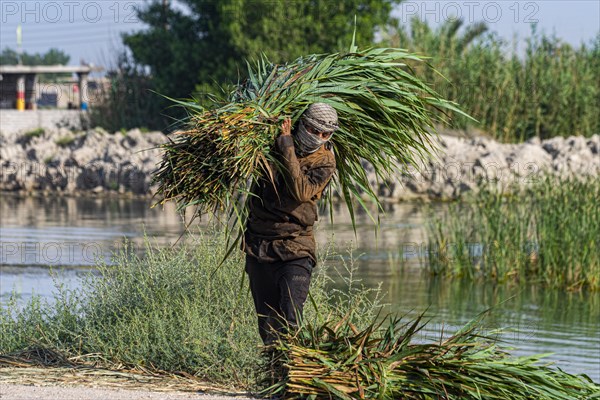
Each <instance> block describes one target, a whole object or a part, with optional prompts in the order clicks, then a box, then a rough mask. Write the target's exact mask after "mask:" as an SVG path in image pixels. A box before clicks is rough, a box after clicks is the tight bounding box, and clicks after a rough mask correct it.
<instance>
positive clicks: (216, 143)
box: [155, 47, 464, 227]
mask: <svg viewBox="0 0 600 400" xmlns="http://www.w3.org/2000/svg"><path fill="white" fill-rule="evenodd" d="M407 63H410V64H418V63H424V61H423V59H422V58H420V57H418V56H416V55H414V54H410V53H407V52H405V51H404V50H400V49H393V48H373V49H368V50H365V51H358V50H357V49H356V48H354V47H353V48H351V51H350V52H349V53H335V54H328V55H312V56H309V57H304V58H299V59H297V60H295V61H294V62H292V63H289V64H285V65H275V64H271V63H269V62H268V61H266V60H264V59H263V60H262V61H260V62H258V63H257V64H256V68H253V67H251V66H250V65H249V66H248V75H249V79H248V80H247V81H246V82H244V83H243V84H241V85H239V86H238V87H237V89H236V90H235V91H234V93H233V94H232V95H231V97H230V99H229V102H228V103H226V104H223V105H221V106H220V107H217V108H214V109H206V108H204V107H202V106H201V105H199V104H198V102H196V101H188V102H185V101H176V103H177V104H178V105H180V106H182V107H184V108H185V109H186V110H187V112H188V116H189V117H188V118H187V119H186V120H184V121H180V122H181V123H182V124H184V125H185V126H186V127H187V128H186V129H184V130H183V131H181V132H179V133H177V134H176V135H175V136H176V137H175V139H174V140H172V141H170V142H169V143H167V144H166V145H164V147H163V150H164V156H163V159H162V162H161V163H160V165H159V168H158V170H157V173H156V174H155V181H156V182H158V191H157V195H158V196H159V197H160V198H161V200H160V201H159V202H160V203H163V202H166V201H169V200H176V201H177V202H178V205H179V207H180V208H185V207H188V206H191V205H195V206H197V207H198V211H199V213H200V214H201V213H204V212H207V211H214V210H215V209H217V210H222V211H229V212H230V214H229V215H230V217H232V218H233V220H234V222H237V226H238V227H242V226H243V224H244V222H245V215H246V214H245V212H244V211H245V207H244V206H243V202H240V198H243V196H240V194H244V193H248V191H249V190H250V188H251V185H252V184H253V183H254V182H255V181H256V180H257V179H259V178H261V177H267V178H268V177H272V176H273V171H272V169H271V168H272V166H277V163H276V159H275V157H274V155H273V153H272V147H273V143H274V140H275V138H276V137H277V135H278V134H279V127H280V125H281V121H282V120H283V119H284V118H285V117H286V116H291V118H292V121H293V122H294V123H295V122H296V120H297V119H298V118H299V117H300V115H301V114H302V112H303V111H304V110H305V109H306V108H307V107H308V105H310V104H311V103H314V102H323V103H327V104H329V105H331V106H333V107H334V108H335V109H336V110H337V112H338V117H339V125H340V129H339V130H338V131H337V132H336V133H335V135H334V136H333V138H332V144H333V148H334V153H335V157H336V162H337V169H338V171H337V176H336V177H335V178H334V181H335V183H336V184H335V185H334V187H335V188H336V190H338V191H339V192H340V194H341V197H342V198H343V199H344V201H345V203H346V205H347V207H348V208H349V211H350V214H351V216H352V218H353V216H354V204H355V203H353V201H352V200H353V199H356V200H358V202H359V203H360V204H361V205H363V206H364V203H363V200H364V198H365V197H367V198H371V199H372V200H374V201H375V202H376V203H377V204H379V200H378V198H377V194H376V188H373V187H372V186H371V184H370V182H369V179H368V177H367V174H366V172H365V169H364V167H363V165H362V164H361V161H362V160H366V161H368V162H369V163H370V164H371V165H373V167H374V169H375V173H376V174H377V176H378V177H384V176H387V175H388V174H389V173H390V172H392V171H393V170H394V169H396V168H397V167H401V166H402V165H406V164H409V163H413V162H414V161H415V159H416V158H418V157H421V156H423V155H425V154H429V153H430V152H431V147H430V135H431V131H432V128H433V126H434V124H436V123H439V122H443V121H446V117H447V114H446V113H447V112H448V111H456V112H458V113H461V112H460V111H459V110H458V109H457V108H456V107H455V104H454V103H452V102H450V101H446V100H444V99H442V98H440V97H439V96H438V95H437V94H436V92H435V91H434V90H433V89H431V88H430V87H429V86H428V85H427V84H426V83H425V82H423V81H421V80H420V79H419V78H418V77H416V76H415V75H414V73H413V71H412V69H411V68H410V67H409V66H408V65H407ZM435 110H438V111H441V112H439V113H438V112H436V111H435ZM461 114H462V113H461ZM463 115H464V114H463ZM328 194H331V193H330V192H329V193H328ZM330 198H331V196H330Z"/></svg>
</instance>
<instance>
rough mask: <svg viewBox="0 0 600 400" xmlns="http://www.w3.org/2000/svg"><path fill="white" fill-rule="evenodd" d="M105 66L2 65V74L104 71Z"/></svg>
mask: <svg viewBox="0 0 600 400" xmlns="http://www.w3.org/2000/svg"><path fill="white" fill-rule="evenodd" d="M103 69H104V68H102V67H96V66H87V65H80V66H69V65H0V74H63V73H90V72H94V71H102V70H103Z"/></svg>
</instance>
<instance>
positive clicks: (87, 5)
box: [0, 0, 600, 66]
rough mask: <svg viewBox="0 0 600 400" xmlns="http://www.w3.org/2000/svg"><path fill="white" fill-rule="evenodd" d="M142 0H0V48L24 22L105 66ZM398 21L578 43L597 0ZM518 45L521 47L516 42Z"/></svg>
mask: <svg viewBox="0 0 600 400" xmlns="http://www.w3.org/2000/svg"><path fill="white" fill-rule="evenodd" d="M143 3H144V1H140V0H135V1H116V0H100V1H70V0H64V1H63V0H59V1H50V0H45V1H23V0H19V1H13V0H0V23H1V24H0V47H1V48H2V49H4V48H5V47H12V48H14V47H15V46H16V28H17V25H18V24H19V23H21V24H22V26H23V50H24V51H27V52H29V53H35V52H45V51H47V50H48V49H49V48H51V47H57V48H59V49H62V50H64V51H66V52H67V53H68V54H69V55H70V56H71V62H70V64H71V65H77V64H79V62H80V60H85V61H86V62H92V63H94V64H96V65H104V66H110V65H111V63H114V55H115V54H116V53H117V51H118V50H120V49H122V44H121V40H120V33H122V32H132V31H136V30H139V29H141V28H143V24H141V23H140V22H139V21H138V20H137V18H136V16H135V9H134V7H136V6H139V5H142V4H143ZM394 15H395V16H396V17H398V18H399V19H400V20H401V21H408V20H409V19H410V17H412V16H413V15H418V16H420V17H421V18H424V19H427V20H428V21H429V22H431V23H432V24H434V25H435V24H438V23H441V22H443V21H444V20H445V19H447V18H453V17H455V16H461V17H462V18H463V19H464V20H465V21H466V22H477V21H486V22H487V23H488V25H489V27H490V29H491V30H492V31H495V32H497V33H498V34H500V36H502V37H504V38H506V39H507V40H512V39H513V37H514V35H517V37H518V38H519V41H521V42H522V41H523V39H524V38H525V37H526V36H527V35H528V34H529V32H530V30H531V25H532V23H534V22H537V25H538V29H539V30H543V31H545V32H547V33H556V35H557V36H558V37H560V38H562V39H563V40H565V41H567V42H569V43H572V44H574V45H579V44H580V43H581V42H582V41H585V42H589V41H590V40H591V39H592V38H593V37H594V36H595V35H596V34H597V33H598V32H599V31H600V1H598V0H575V1H553V0H543V1H514V0H508V1H469V0H464V1H428V0H420V1H405V2H403V3H402V4H401V5H400V6H399V7H398V8H397V9H396V10H395V12H394ZM519 47H520V46H519Z"/></svg>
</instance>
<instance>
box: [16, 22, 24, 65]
mask: <svg viewBox="0 0 600 400" xmlns="http://www.w3.org/2000/svg"><path fill="white" fill-rule="evenodd" d="M22 54H23V28H22V27H21V24H19V25H18V26H17V65H23V57H22Z"/></svg>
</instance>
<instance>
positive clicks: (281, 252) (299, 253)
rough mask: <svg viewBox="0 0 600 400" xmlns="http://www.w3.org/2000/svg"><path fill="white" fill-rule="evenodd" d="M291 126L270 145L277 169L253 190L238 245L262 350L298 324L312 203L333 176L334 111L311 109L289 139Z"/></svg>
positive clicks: (311, 255)
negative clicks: (270, 177)
mask: <svg viewBox="0 0 600 400" xmlns="http://www.w3.org/2000/svg"><path fill="white" fill-rule="evenodd" d="M291 125H292V122H291V119H290V118H286V119H285V121H284V122H283V124H282V125H281V134H280V135H279V136H278V137H277V139H276V141H275V151H276V154H277V157H278V158H279V161H280V163H281V166H282V168H280V170H279V171H278V172H276V176H275V177H274V179H273V180H270V179H266V178H265V179H262V180H261V181H260V182H259V183H257V184H256V185H254V188H253V190H252V196H251V197H250V204H249V211H250V213H249V217H248V221H247V223H246V232H245V237H244V239H245V240H244V243H243V249H244V251H245V252H246V272H247V274H248V277H249V279H250V289H251V291H252V297H253V298H254V305H255V307H256V313H257V315H258V329H259V333H260V337H261V338H262V341H263V343H264V344H265V345H269V344H272V343H274V342H275V341H276V340H277V337H278V332H281V331H284V330H285V329H286V328H287V327H291V328H293V327H295V326H297V323H298V319H299V318H301V315H302V309H303V306H304V302H305V301H306V297H307V295H308V288H309V285H310V279H311V273H312V270H313V268H314V267H315V265H316V259H317V258H316V251H315V247H316V244H315V239H314V235H313V225H314V224H315V221H317V219H318V215H317V206H316V202H317V201H318V200H319V199H320V198H321V195H322V193H323V190H324V188H325V187H326V186H327V184H328V183H329V181H330V180H331V177H332V176H333V174H334V172H335V157H334V155H333V152H332V149H331V144H330V142H329V140H330V139H331V137H332V135H333V132H334V131H335V130H336V129H337V128H338V117H337V112H336V111H335V109H334V108H333V107H331V106H330V105H328V104H325V103H313V104H311V105H310V106H309V107H308V108H307V110H306V111H305V112H304V113H303V114H302V116H301V117H300V120H299V121H298V124H297V127H296V129H295V131H294V134H293V135H292V133H291Z"/></svg>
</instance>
